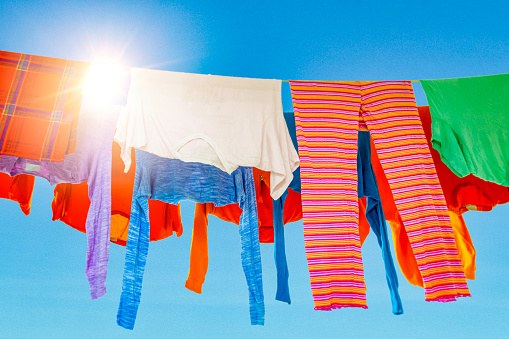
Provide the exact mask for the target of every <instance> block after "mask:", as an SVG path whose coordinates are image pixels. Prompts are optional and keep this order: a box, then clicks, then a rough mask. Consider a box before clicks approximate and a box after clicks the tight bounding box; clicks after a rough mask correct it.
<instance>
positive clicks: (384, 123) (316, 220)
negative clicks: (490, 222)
mask: <svg viewBox="0 0 509 339" xmlns="http://www.w3.org/2000/svg"><path fill="white" fill-rule="evenodd" d="M290 87H291V91H292V98H293V103H294V111H295V117H296V124H297V140H298V142H299V156H300V159H301V180H302V205H303V214H304V239H305V246H306V255H307V258H308V267H309V271H310V277H311V287H312V292H313V298H314V301H315V309H318V310H331V309H333V308H341V307H362V308H366V307H367V306H366V295H365V289H366V287H365V283H364V277H363V265H362V258H361V251H360V238H359V230H358V220H359V207H358V197H357V171H356V157H357V134H358V129H359V119H360V116H361V117H362V118H363V119H364V121H365V124H366V126H367V128H368V129H369V131H370V134H371V136H372V138H373V140H374V144H375V149H376V151H377V153H378V155H379V157H380V158H381V162H382V166H383V168H384V171H385V172H386V173H387V174H388V177H389V183H390V186H391V190H392V193H393V194H394V198H395V201H396V205H397V207H398V210H399V211H400V214H401V216H402V218H403V222H404V225H405V228H406V230H407V232H408V234H409V239H410V241H411V244H412V249H413V252H414V253H415V254H416V257H417V258H418V260H417V262H418V264H419V268H420V271H421V273H422V276H423V278H424V287H425V294H426V300H428V301H451V300H455V299H456V297H461V296H469V295H470V293H469V291H468V287H467V284H466V281H465V277H464V274H463V271H462V267H461V262H460V260H459V257H458V254H457V250H456V245H455V243H454V236H453V232H452V227H451V222H450V219H449V216H448V214H447V208H446V206H445V201H444V198H443V193H442V190H441V188H440V184H439V182H438V178H437V177H436V172H435V169H434V166H433V162H432V159H431V156H430V154H429V150H428V146H427V144H426V139H425V136H424V133H423V131H422V127H421V124H420V121H419V116H418V114H417V109H416V104H415V98H414V94H413V90H412V86H411V83H410V82H408V81H399V82H381V81H380V82H305V81H290ZM373 153H375V152H373Z"/></svg>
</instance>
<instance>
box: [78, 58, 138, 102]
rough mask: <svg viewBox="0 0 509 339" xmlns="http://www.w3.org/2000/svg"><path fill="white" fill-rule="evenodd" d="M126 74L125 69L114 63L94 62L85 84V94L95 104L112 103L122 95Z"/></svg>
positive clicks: (105, 61)
mask: <svg viewBox="0 0 509 339" xmlns="http://www.w3.org/2000/svg"><path fill="white" fill-rule="evenodd" d="M127 74H128V70H127V68H126V67H123V66H122V65H121V64H119V63H118V62H116V61H112V60H106V59H100V60H97V61H94V62H93V63H92V66H91V67H90V71H89V73H88V77H87V80H86V82H85V92H86V93H87V94H88V95H89V96H90V98H91V99H92V100H93V101H94V102H96V103H104V102H113V101H115V98H116V97H118V96H119V95H122V93H121V92H122V90H123V87H124V86H122V84H123V82H124V81H125V80H126V76H127Z"/></svg>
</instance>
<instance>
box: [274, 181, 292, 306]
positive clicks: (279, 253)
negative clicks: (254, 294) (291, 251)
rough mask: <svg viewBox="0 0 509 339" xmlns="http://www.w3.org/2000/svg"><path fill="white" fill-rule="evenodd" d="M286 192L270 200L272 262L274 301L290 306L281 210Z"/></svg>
mask: <svg viewBox="0 0 509 339" xmlns="http://www.w3.org/2000/svg"><path fill="white" fill-rule="evenodd" d="M287 195H288V190H286V191H285V193H283V195H282V196H281V197H280V198H279V199H277V200H272V206H273V217H274V262H275V264H276V272H277V290H276V300H279V301H283V302H286V303H288V304H290V303H291V302H292V301H291V299H290V287H289V286H288V276H289V274H288V264H287V262H286V251H285V230H284V225H283V208H284V205H285V200H286V196H287Z"/></svg>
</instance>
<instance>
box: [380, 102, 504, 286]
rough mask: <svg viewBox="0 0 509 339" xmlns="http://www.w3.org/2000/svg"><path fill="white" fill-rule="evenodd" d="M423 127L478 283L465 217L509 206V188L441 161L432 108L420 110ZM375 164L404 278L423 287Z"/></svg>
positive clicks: (466, 263)
mask: <svg viewBox="0 0 509 339" xmlns="http://www.w3.org/2000/svg"><path fill="white" fill-rule="evenodd" d="M418 112H419V117H420V119H421V122H422V127H423V130H424V133H425V135H426V139H427V141H428V145H429V146H430V152H431V156H432V158H433V162H434V164H435V168H436V171H437V175H438V179H439V181H440V184H441V186H442V188H443V192H444V197H445V201H446V204H447V209H448V212H449V217H450V218H451V223H452V227H453V232H454V237H455V240H456V246H457V249H458V254H459V256H460V259H461V262H462V266H463V270H464V273H465V277H466V278H467V279H475V248H474V245H473V244H472V240H471V238H470V234H469V232H468V229H467V226H466V225H465V221H464V220H463V217H462V216H461V214H463V213H465V212H466V211H468V210H469V209H475V210H479V211H491V210H492V209H493V207H494V206H496V205H498V204H504V203H507V202H509V188H508V187H505V186H500V185H497V184H494V183H491V182H487V181H484V180H481V179H479V178H477V177H475V176H473V175H471V174H470V175H468V176H466V177H463V178H459V177H458V176H457V175H455V174H454V173H453V172H452V171H451V170H450V169H449V168H448V167H447V166H446V165H445V164H444V163H443V162H442V160H441V159H440V154H439V153H438V152H437V151H436V150H435V149H433V148H432V147H431V116H430V111H429V107H428V106H420V107H418ZM371 161H372V164H373V168H374V171H375V174H376V177H377V181H378V185H379V189H380V195H381V197H382V204H383V208H384V212H385V216H386V218H387V220H388V221H389V223H390V224H391V228H392V231H393V237H394V246H395V251H396V256H397V258H398V262H399V265H400V268H401V271H402V273H403V275H404V276H405V277H406V278H407V280H408V281H409V282H410V283H411V284H414V285H417V286H421V287H422V286H423V282H422V276H421V274H420V272H419V269H418V267H417V262H416V259H415V256H414V255H413V253H412V250H411V247H410V243H409V240H408V236H407V234H406V231H405V228H404V227H403V224H402V220H401V217H400V215H399V213H398V211H397V209H396V205H395V203H394V198H393V197H392V193H391V191H390V187H389V183H388V181H387V177H386V176H385V174H384V171H383V169H382V166H381V164H380V160H379V159H378V157H377V155H376V153H372V159H371Z"/></svg>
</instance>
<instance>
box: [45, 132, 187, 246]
mask: <svg viewBox="0 0 509 339" xmlns="http://www.w3.org/2000/svg"><path fill="white" fill-rule="evenodd" d="M131 156H132V158H134V150H133V151H132V155H131ZM134 172H135V166H132V167H131V168H130V169H129V171H128V172H127V173H124V166H123V162H122V159H120V147H119V146H118V144H117V143H116V142H113V146H112V166H111V231H110V240H111V242H114V243H116V244H119V245H123V246H125V244H126V241H127V231H128V230H129V216H130V214H131V201H132V196H133V188H134V187H133V186H134ZM148 204H149V208H150V225H151V227H150V241H157V240H161V239H166V238H167V237H169V236H171V235H172V234H173V233H174V232H175V233H176V235H177V237H180V236H181V235H182V231H183V230H182V222H181V219H180V208H179V206H177V205H171V204H167V203H164V202H162V201H158V200H151V199H149V201H148ZM51 207H52V210H53V220H60V221H62V222H64V223H66V224H67V225H69V226H71V227H72V228H74V229H77V230H78V231H80V232H84V233H86V228H85V224H86V220H87V214H88V210H89V207H90V199H89V198H88V185H87V183H86V182H84V183H81V184H58V185H56V186H55V190H54V198H53V202H52V204H51Z"/></svg>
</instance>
